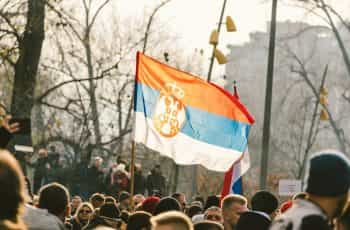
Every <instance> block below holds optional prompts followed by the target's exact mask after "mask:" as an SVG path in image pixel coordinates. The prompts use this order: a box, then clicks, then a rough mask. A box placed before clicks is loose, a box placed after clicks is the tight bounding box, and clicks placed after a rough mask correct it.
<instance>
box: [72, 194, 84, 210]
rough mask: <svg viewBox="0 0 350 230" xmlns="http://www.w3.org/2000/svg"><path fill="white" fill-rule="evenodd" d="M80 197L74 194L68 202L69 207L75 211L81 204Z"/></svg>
mask: <svg viewBox="0 0 350 230" xmlns="http://www.w3.org/2000/svg"><path fill="white" fill-rule="evenodd" d="M81 202H82V199H81V197H80V196H74V197H73V198H72V200H71V202H70V207H71V210H72V211H74V212H75V211H76V210H77V208H78V207H79V205H80V204H81Z"/></svg>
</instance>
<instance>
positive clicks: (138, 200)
mask: <svg viewBox="0 0 350 230" xmlns="http://www.w3.org/2000/svg"><path fill="white" fill-rule="evenodd" d="M145 199H146V198H145V197H144V196H143V195H141V194H136V195H135V196H134V197H133V198H132V200H133V203H134V206H135V207H136V206H138V205H139V204H142V202H143V201H144V200H145Z"/></svg>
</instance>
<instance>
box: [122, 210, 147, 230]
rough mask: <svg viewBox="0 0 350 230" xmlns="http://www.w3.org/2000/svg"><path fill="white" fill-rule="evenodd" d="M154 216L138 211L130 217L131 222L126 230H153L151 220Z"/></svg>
mask: <svg viewBox="0 0 350 230" xmlns="http://www.w3.org/2000/svg"><path fill="white" fill-rule="evenodd" d="M151 217H152V215H151V214H149V213H147V212H143V211H137V212H134V213H133V214H132V215H131V216H130V217H129V222H128V225H127V227H126V230H134V229H145V230H151V221H150V219H151Z"/></svg>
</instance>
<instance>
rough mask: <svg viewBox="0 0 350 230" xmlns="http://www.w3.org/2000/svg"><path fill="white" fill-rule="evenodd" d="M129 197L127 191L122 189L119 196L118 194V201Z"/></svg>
mask: <svg viewBox="0 0 350 230" xmlns="http://www.w3.org/2000/svg"><path fill="white" fill-rule="evenodd" d="M127 199H130V193H128V192H127V191H122V192H120V194H119V196H118V201H119V202H122V201H124V200H127Z"/></svg>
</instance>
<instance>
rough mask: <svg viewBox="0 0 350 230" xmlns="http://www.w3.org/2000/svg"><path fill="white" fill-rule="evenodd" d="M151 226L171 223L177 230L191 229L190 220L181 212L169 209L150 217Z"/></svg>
mask: <svg viewBox="0 0 350 230" xmlns="http://www.w3.org/2000/svg"><path fill="white" fill-rule="evenodd" d="M151 223H152V227H156V226H161V225H171V226H174V227H175V229H177V230H193V226H192V223H191V220H190V219H189V218H188V217H187V216H186V215H185V214H183V213H181V212H178V211H169V212H165V213H162V214H160V215H158V216H155V217H152V218H151Z"/></svg>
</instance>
